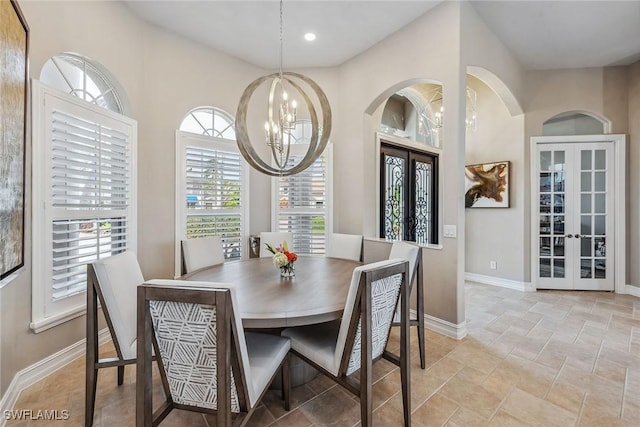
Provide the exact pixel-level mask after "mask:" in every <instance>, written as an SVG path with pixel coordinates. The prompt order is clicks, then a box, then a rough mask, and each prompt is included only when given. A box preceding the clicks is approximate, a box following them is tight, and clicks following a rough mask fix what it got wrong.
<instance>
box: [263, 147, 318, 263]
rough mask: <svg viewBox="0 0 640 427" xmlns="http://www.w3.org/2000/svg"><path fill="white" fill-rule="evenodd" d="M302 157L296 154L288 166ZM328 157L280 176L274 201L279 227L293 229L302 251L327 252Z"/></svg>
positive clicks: (299, 249)
mask: <svg viewBox="0 0 640 427" xmlns="http://www.w3.org/2000/svg"><path fill="white" fill-rule="evenodd" d="M300 145H302V144H300ZM296 148H297V147H296ZM302 157H303V156H302V155H292V156H291V157H290V158H289V165H288V166H287V167H291V166H293V165H294V164H296V163H299V162H300V160H301V159H302ZM328 161H329V160H328V158H327V156H326V155H322V156H320V157H319V158H318V159H317V160H316V161H315V162H314V163H313V164H312V165H311V166H309V168H307V169H306V170H304V171H302V172H300V173H298V174H295V175H290V176H283V177H279V178H277V186H278V187H277V188H278V191H277V200H274V201H273V203H275V204H276V212H277V229H278V230H279V231H288V232H292V233H293V236H294V239H293V247H294V250H295V251H296V253H298V254H306V255H321V254H324V252H325V235H326V232H327V223H328V215H327V213H328Z"/></svg>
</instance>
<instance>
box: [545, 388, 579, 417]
mask: <svg viewBox="0 0 640 427" xmlns="http://www.w3.org/2000/svg"><path fill="white" fill-rule="evenodd" d="M585 394H586V392H585V391H584V390H582V389H580V388H578V387H574V386H573V385H571V384H563V383H555V384H553V386H551V390H549V393H548V394H547V395H546V396H545V400H548V401H549V402H551V403H553V404H555V405H558V406H560V407H562V408H564V409H566V410H568V411H571V412H573V413H576V414H577V413H579V412H580V409H581V407H582V403H583V402H584V398H585Z"/></svg>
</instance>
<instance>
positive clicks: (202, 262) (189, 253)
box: [181, 236, 224, 274]
mask: <svg viewBox="0 0 640 427" xmlns="http://www.w3.org/2000/svg"><path fill="white" fill-rule="evenodd" d="M181 247H182V274H187V273H191V272H193V271H195V270H199V269H201V268H205V267H211V266H214V265H218V264H222V263H224V250H223V249H222V239H221V238H220V236H208V237H198V238H194V239H186V240H182V241H181Z"/></svg>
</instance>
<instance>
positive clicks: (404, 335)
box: [291, 261, 411, 427]
mask: <svg viewBox="0 0 640 427" xmlns="http://www.w3.org/2000/svg"><path fill="white" fill-rule="evenodd" d="M396 274H402V284H401V286H400V293H399V295H398V299H399V300H400V318H401V325H400V328H401V329H400V356H399V357H397V359H398V363H399V366H400V377H401V383H402V404H403V413H404V425H405V426H406V427H408V426H410V425H411V383H410V372H409V370H410V363H409V294H408V292H407V283H408V282H407V277H409V263H408V262H406V261H403V262H399V263H396V264H392V265H389V266H386V267H381V268H378V269H375V270H371V271H365V272H363V273H362V275H361V276H360V282H359V283H358V290H357V294H356V305H355V307H354V310H353V314H352V316H351V319H350V320H349V334H348V335H347V339H346V343H345V350H344V353H343V355H342V360H341V361H340V367H339V369H338V376H335V375H333V374H332V373H330V372H329V371H327V370H326V369H325V368H323V367H322V366H320V365H318V364H317V363H315V362H314V361H313V360H310V359H308V358H307V357H306V356H304V355H302V354H300V353H298V352H296V351H295V350H293V349H292V350H291V351H292V352H293V353H294V354H295V355H296V356H298V357H300V358H301V359H302V360H304V361H305V362H307V363H309V364H310V365H311V366H313V367H314V368H316V369H317V370H319V371H320V372H321V373H323V374H324V375H326V376H327V377H329V378H331V379H332V380H334V381H335V382H337V383H338V384H340V385H341V386H343V387H344V388H345V389H347V390H348V391H349V392H351V393H353V394H354V395H356V396H359V397H360V417H361V425H362V426H367V427H370V426H371V425H372V422H373V419H372V418H373V416H372V410H373V390H372V385H373V362H375V361H376V360H378V359H380V357H378V358H376V359H375V360H373V358H372V345H371V283H372V282H375V281H376V280H380V279H384V278H385V277H389V276H393V275H396ZM397 303H398V302H397V301H396V305H397ZM394 307H395V306H394ZM361 317H362V327H361V334H362V335H361V348H360V351H361V353H360V355H361V356H360V357H361V366H360V370H359V371H360V380H359V381H356V380H355V379H354V377H355V375H354V374H355V373H354V374H352V375H349V376H347V375H346V372H347V368H348V365H349V358H350V356H351V351H352V348H353V344H354V341H355V337H356V330H357V328H358V322H359V321H360V318H361ZM389 329H391V325H390V327H389ZM389 332H390V331H389ZM384 353H386V350H385V352H384ZM384 353H383V355H384ZM381 357H382V356H381Z"/></svg>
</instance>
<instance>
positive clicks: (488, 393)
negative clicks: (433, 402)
mask: <svg viewBox="0 0 640 427" xmlns="http://www.w3.org/2000/svg"><path fill="white" fill-rule="evenodd" d="M468 372H469V369H467V370H466V371H465V370H463V371H461V372H460V373H458V374H457V375H456V376H455V377H453V378H452V379H451V380H449V381H448V382H447V383H446V384H445V385H444V386H443V387H442V388H441V389H440V391H439V393H440V394H442V395H443V396H444V397H446V398H448V399H449V400H452V401H454V402H455V403H457V404H458V405H459V406H462V407H463V408H466V409H469V410H471V411H473V412H476V413H477V414H478V415H480V416H482V417H483V418H485V420H489V418H490V417H491V415H492V414H493V412H494V411H495V410H496V409H497V407H498V406H499V405H500V402H501V401H502V396H500V394H498V393H496V391H494V390H492V389H490V388H487V387H485V386H484V385H483V384H481V383H480V382H478V381H473V379H474V376H473V375H469V374H468Z"/></svg>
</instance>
